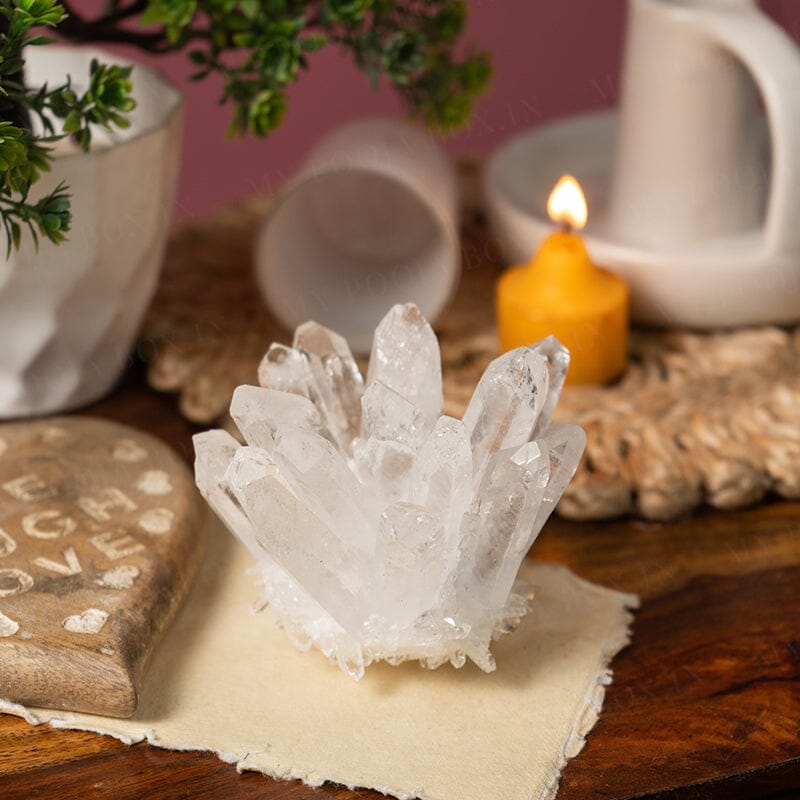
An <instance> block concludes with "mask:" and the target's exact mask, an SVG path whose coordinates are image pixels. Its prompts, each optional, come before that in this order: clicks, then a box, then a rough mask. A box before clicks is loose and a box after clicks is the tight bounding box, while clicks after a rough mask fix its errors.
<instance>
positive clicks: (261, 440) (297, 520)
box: [195, 305, 585, 678]
mask: <svg viewBox="0 0 800 800" xmlns="http://www.w3.org/2000/svg"><path fill="white" fill-rule="evenodd" d="M568 364H569V354H568V352H567V351H566V350H565V348H564V347H562V346H561V345H560V344H559V343H558V341H556V340H555V339H553V338H549V339H545V340H544V341H542V342H539V343H538V344H536V345H534V346H532V347H527V348H519V349H517V350H513V351H511V352H509V353H506V354H505V355H503V356H500V357H499V358H498V359H496V360H495V361H493V362H492V363H491V364H490V365H489V367H488V368H487V370H486V372H485V373H484V375H483V377H482V378H481V380H480V382H479V384H478V386H477V388H476V390H475V394H474V395H473V397H472V401H471V402H470V404H469V407H468V408H467V411H466V413H465V415H464V419H463V421H462V420H458V419H454V418H452V417H448V416H443V415H442V373H441V361H440V355H439V345H438V342H437V340H436V336H435V334H434V333H433V330H432V329H431V327H430V325H429V324H428V323H427V322H426V320H425V319H424V317H423V316H422V314H421V313H420V311H419V310H418V309H417V307H416V306H413V305H405V306H395V307H394V308H393V309H392V310H391V311H390V312H389V314H388V315H387V316H386V317H385V318H384V319H383V321H382V322H381V323H380V325H379V326H378V328H377V330H376V332H375V338H374V343H373V347H372V356H371V360H370V364H369V371H368V374H367V379H366V382H365V381H364V379H363V378H362V376H361V373H360V372H359V369H358V366H357V365H356V362H355V360H354V358H353V356H352V354H351V352H350V349H349V348H348V346H347V343H346V342H345V341H344V339H342V337H340V336H338V335H337V334H335V333H334V332H332V331H330V330H328V329H327V328H324V327H322V326H321V325H318V324H316V323H314V322H309V323H306V324H305V325H302V326H301V327H300V328H298V329H297V332H296V333H295V338H294V346H293V347H285V346H283V345H279V344H273V345H272V347H271V348H270V349H269V351H268V352H267V354H266V355H265V357H264V360H263V362H262V364H261V367H260V370H259V380H260V383H261V384H262V387H263V388H262V387H256V386H240V387H239V388H238V389H237V390H236V392H235V393H234V396H233V401H232V404H231V415H232V417H233V419H234V421H235V422H236V425H237V426H238V428H239V430H240V431H241V434H242V436H243V438H244V440H245V441H246V445H241V444H239V442H237V441H236V439H234V438H233V437H232V436H230V435H229V434H228V433H226V432H225V431H222V430H212V431H208V432H206V433H202V434H199V435H197V436H196V437H195V449H196V455H197V459H196V477H197V484H198V486H199V487H200V490H201V491H202V493H203V495H204V496H205V497H206V498H207V499H208V501H209V503H210V505H211V506H212V508H213V509H214V510H215V512H216V513H217V514H218V515H219V516H220V517H221V519H222V520H223V521H224V522H225V524H226V525H227V527H228V528H229V529H230V530H231V532H232V533H234V534H235V535H236V536H237V537H238V538H239V539H240V540H241V541H242V542H243V543H244V544H245V546H246V547H247V548H248V549H249V550H250V551H251V553H252V554H253V555H254V556H255V557H256V559H257V561H258V565H259V569H260V571H261V575H262V578H263V584H264V589H265V601H266V602H267V603H268V605H269V608H270V609H271V613H272V614H273V616H274V618H275V620H276V622H277V623H278V624H279V625H280V626H281V627H283V628H284V629H285V631H286V633H287V634H288V636H289V637H290V639H291V640H292V642H293V643H294V644H295V645H296V646H297V647H299V648H301V649H308V648H309V647H310V646H312V645H314V646H316V647H318V648H319V649H320V650H321V651H322V652H323V653H324V654H325V655H326V656H328V657H329V658H331V659H333V660H335V661H336V662H337V663H338V664H339V666H340V667H341V668H342V669H343V670H344V671H345V672H347V673H348V674H349V675H351V676H352V677H354V678H360V677H361V676H362V675H363V673H364V667H365V666H366V665H368V664H369V663H370V662H372V661H377V660H379V659H383V660H385V661H388V662H390V663H392V664H396V663H400V662H401V661H405V660H408V659H418V660H419V661H420V662H421V664H422V665H423V666H426V667H431V668H434V667H438V666H439V665H441V664H443V663H445V662H447V661H450V662H451V663H452V664H453V665H455V666H456V667H460V666H462V665H463V664H464V663H465V661H466V659H467V658H470V659H472V660H473V661H474V662H475V663H476V664H477V665H478V666H479V667H480V668H481V669H483V670H485V671H487V672H488V671H491V670H493V669H494V666H495V665H494V659H493V658H492V655H491V652H490V644H491V641H492V639H494V638H496V637H497V636H498V635H500V634H502V633H505V632H508V631H510V630H512V629H513V628H514V627H515V625H516V624H517V623H518V621H519V619H520V617H521V616H522V615H524V614H525V613H526V611H527V610H528V594H529V588H528V587H523V586H519V585H516V586H515V581H516V576H517V571H518V569H519V567H520V564H521V562H522V559H523V558H524V557H525V554H526V552H527V551H528V548H529V547H530V546H531V544H532V542H533V541H534V539H535V538H536V536H537V534H538V533H539V531H540V530H541V528H542V525H544V523H545V521H546V520H547V518H548V516H549V515H550V513H551V511H552V510H553V507H554V506H555V504H556V502H557V501H558V499H559V497H560V496H561V494H562V492H563V491H564V488H565V487H566V485H567V483H568V482H569V480H570V478H571V477H572V475H573V473H574V471H575V469H576V467H577V464H578V460H579V458H580V456H581V453H582V451H583V447H584V444H585V436H584V433H583V431H582V430H581V428H579V427H577V426H574V425H566V424H553V425H551V424H550V419H551V417H552V415H553V410H554V408H555V405H556V402H557V399H558V395H559V393H560V391H561V387H562V385H563V382H564V376H565V373H566V371H567V367H568Z"/></svg>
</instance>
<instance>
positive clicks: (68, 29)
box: [58, 0, 173, 53]
mask: <svg viewBox="0 0 800 800" xmlns="http://www.w3.org/2000/svg"><path fill="white" fill-rule="evenodd" d="M61 5H63V6H64V8H65V9H66V11H67V14H69V16H68V17H67V18H66V19H65V20H64V21H63V22H62V23H61V24H60V25H59V26H58V30H59V33H61V34H63V35H64V36H65V37H66V38H67V39H71V40H72V41H74V42H106V43H120V44H130V45H133V46H134V47H138V48H139V49H141V50H146V51H147V52H149V53H165V52H167V51H168V50H171V49H173V48H172V46H171V44H170V42H169V41H168V40H167V38H166V37H165V36H163V35H162V34H160V33H144V32H142V33H140V32H138V31H132V30H126V29H125V28H118V27H116V26H117V23H119V22H121V21H122V20H125V19H127V18H129V17H132V16H134V15H136V14H139V13H140V12H142V11H143V10H144V9H145V7H146V6H147V0H134V2H133V3H131V4H130V5H128V6H124V7H119V8H117V9H116V10H114V11H111V12H109V13H108V14H106V15H105V16H103V17H98V18H97V19H93V20H87V19H85V18H84V17H82V16H81V15H80V14H79V13H78V12H77V11H75V9H74V8H72V7H71V6H70V4H69V3H68V2H64V0H62V2H61Z"/></svg>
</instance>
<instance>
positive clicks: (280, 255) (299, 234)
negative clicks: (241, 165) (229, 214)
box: [255, 119, 460, 352]
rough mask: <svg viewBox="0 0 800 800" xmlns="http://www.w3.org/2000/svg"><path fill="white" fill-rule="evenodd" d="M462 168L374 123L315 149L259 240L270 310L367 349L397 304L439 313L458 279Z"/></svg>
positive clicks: (391, 125)
mask: <svg viewBox="0 0 800 800" xmlns="http://www.w3.org/2000/svg"><path fill="white" fill-rule="evenodd" d="M457 220H458V202H457V188H456V176H455V171H454V169H453V166H452V164H451V162H450V160H449V159H448V157H447V156H446V155H445V153H444V151H443V150H442V149H441V148H440V147H439V145H438V144H437V143H436V142H435V141H434V140H433V139H432V138H431V137H430V136H429V135H427V134H425V133H423V132H422V131H420V130H419V129H417V128H414V127H412V126H411V125H410V124H407V123H404V122H399V121H397V120H389V119H367V120H361V121H358V122H354V123H351V124H348V125H345V126H343V127H341V128H338V129H336V130H335V131H334V132H333V133H331V134H330V135H329V136H327V137H325V138H324V139H323V140H322V141H321V142H320V143H319V145H317V147H315V148H314V150H313V151H312V153H311V154H310V156H309V157H308V159H307V160H306V162H305V164H304V166H303V167H302V169H301V170H300V173H299V174H298V175H297V177H296V178H295V179H294V180H293V181H292V182H291V183H290V184H289V185H288V187H287V188H286V190H285V191H284V192H282V193H281V195H280V196H279V197H278V198H277V200H276V202H275V205H274V207H273V209H272V211H271V212H270V213H269V215H268V216H267V217H266V219H265V220H264V223H263V225H262V227H261V230H260V231H259V234H258V237H257V241H256V251H255V265H256V275H257V278H258V283H259V286H260V288H261V291H262V293H263V295H264V300H265V301H266V303H267V306H268V307H269V309H270V311H271V312H272V313H273V314H274V315H275V317H276V318H277V319H278V320H279V321H280V322H281V323H283V324H284V325H285V326H286V327H287V328H289V329H292V328H295V327H296V326H297V325H299V324H301V323H302V322H305V321H306V320H309V319H313V320H316V321H317V322H319V323H321V324H323V325H327V326H328V327H330V328H332V329H333V330H335V331H338V332H339V333H341V334H342V335H343V336H344V337H345V338H346V339H347V340H348V341H349V342H350V344H351V346H352V347H353V348H354V349H355V350H356V351H357V352H369V349H370V346H371V342H372V334H373V331H374V330H375V327H376V325H377V324H378V322H379V321H380V320H381V319H382V318H383V316H384V315H385V314H386V312H387V310H388V309H389V308H390V307H391V306H393V305H394V304H395V303H407V302H413V303H416V304H417V305H418V306H419V307H420V309H421V311H422V313H423V314H424V315H425V316H426V317H427V318H428V319H431V320H433V319H435V318H436V317H437V315H438V314H439V313H440V312H441V311H442V309H443V308H444V307H445V305H446V304H447V302H448V300H449V299H450V297H451V296H452V294H453V292H454V290H455V287H456V285H457V283H458V276H459V272H460V251H459V240H458V227H457Z"/></svg>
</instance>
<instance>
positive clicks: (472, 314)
mask: <svg viewBox="0 0 800 800" xmlns="http://www.w3.org/2000/svg"><path fill="white" fill-rule="evenodd" d="M462 177H463V185H464V197H465V204H464V205H465V211H464V215H463V220H462V249H463V254H462V261H463V275H462V280H461V284H460V287H459V290H458V292H457V294H456V297H455V298H454V300H453V302H452V303H451V305H450V307H449V308H448V310H447V311H446V312H445V314H444V315H443V316H442V318H441V319H440V320H439V321H438V323H437V324H436V331H437V333H438V334H439V338H440V343H441V348H442V360H443V374H444V381H445V411H446V412H447V413H448V414H451V415H454V416H461V414H462V412H463V410H464V408H465V407H466V404H467V402H468V401H469V398H470V396H471V394H472V391H473V389H474V387H475V384H476V383H477V381H478V378H479V377H480V375H481V373H482V372H483V370H484V369H485V367H486V365H487V364H488V363H489V361H491V359H492V358H494V357H495V356H496V355H497V341H496V337H495V329H494V310H493V301H494V283H495V280H496V279H497V275H498V274H499V272H500V270H501V269H502V267H503V264H502V260H501V258H500V256H499V255H498V253H497V251H496V249H495V248H494V246H493V245H492V242H491V238H490V235H489V233H488V229H487V225H486V221H485V218H484V216H483V214H482V213H481V211H480V207H479V202H478V199H477V198H478V197H479V194H478V192H477V171H476V169H475V168H474V167H473V166H469V165H465V166H464V167H462ZM268 207H269V199H268V198H254V199H252V200H250V201H248V202H247V203H245V204H242V205H239V206H236V207H233V208H230V209H227V210H225V211H224V212H222V213H220V214H219V215H218V216H217V217H215V218H214V219H213V220H212V221H210V222H206V223H203V224H202V225H189V226H185V227H184V228H182V229H181V230H180V231H179V232H178V233H177V234H176V235H175V237H174V238H173V240H172V242H171V244H170V247H169V251H168V253H167V258H166V263H165V267H164V272H163V276H162V280H161V284H160V287H159V290H158V293H157V296H156V298H155V300H154V302H153V305H152V308H151V310H150V312H149V315H148V318H147V320H146V322H145V325H144V328H143V332H142V340H141V344H140V349H141V352H142V353H143V355H144V357H145V358H146V359H147V360H148V362H149V370H148V380H149V383H150V385H151V386H152V387H153V388H155V389H158V390H161V391H166V392H176V393H178V394H179V396H180V397H179V403H180V409H181V412H182V413H183V414H184V415H185V416H186V417H187V418H188V419H190V420H192V421H193V422H196V423H198V424H202V425H210V424H212V423H214V422H215V421H217V420H219V419H220V418H221V417H224V416H225V414H226V412H227V407H228V404H229V402H230V397H231V393H232V391H233V389H234V387H236V386H237V385H239V384H241V383H255V382H256V369H257V366H258V363H259V361H260V359H261V356H262V355H263V353H264V352H265V351H266V349H267V347H268V346H269V344H270V343H271V342H273V341H284V342H288V341H289V340H290V339H291V335H290V333H289V332H288V331H286V330H284V329H282V328H281V326H280V325H279V324H278V323H276V322H275V321H274V320H272V319H271V318H270V316H269V314H268V312H267V311H266V308H265V307H264V304H263V302H262V300H261V296H260V294H259V291H258V289H257V287H256V283H255V280H254V277H253V271H252V260H251V249H252V242H253V237H254V234H255V231H256V228H257V226H258V224H259V223H260V221H261V219H262V218H263V216H264V214H265V212H266V211H267V209H268ZM558 416H559V417H560V418H562V419H569V420H571V421H575V422H578V423H580V424H582V425H583V426H584V427H585V428H586V431H587V433H588V446H587V452H586V456H585V458H584V460H583V463H582V465H581V467H580V469H579V471H578V474H577V475H576V477H575V479H574V480H573V482H572V483H571V484H570V486H569V487H568V488H567V491H566V493H565V495H564V497H563V499H562V501H561V504H560V505H559V513H560V514H562V515H563V516H566V517H570V518H574V519H604V518H610V517H615V516H620V515H623V514H636V515H639V516H642V517H645V518H648V519H670V518H673V517H677V516H680V515H683V514H687V513H689V512H691V511H692V510H693V509H696V508H698V507H700V506H702V505H703V504H707V505H710V506H713V507H715V508H720V509H733V508H739V507H743V506H746V505H750V504H752V503H755V502H757V501H759V500H760V499H762V498H763V497H764V496H765V495H766V494H768V493H770V492H775V493H777V494H780V495H783V496H784V497H794V498H797V497H800V329H797V330H794V331H789V330H784V329H779V328H774V327H762V328H754V329H746V330H739V331H734V332H724V333H714V334H695V333H690V332H684V331H668V332H655V331H650V332H648V331H634V332H633V334H632V337H631V363H630V367H629V369H628V371H627V372H626V374H625V376H624V377H623V378H622V380H621V381H620V382H618V383H617V384H615V385H612V386H607V387H569V388H567V389H566V390H565V391H564V394H563V395H562V401H561V404H560V406H559V412H558Z"/></svg>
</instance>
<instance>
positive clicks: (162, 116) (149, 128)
mask: <svg viewBox="0 0 800 800" xmlns="http://www.w3.org/2000/svg"><path fill="white" fill-rule="evenodd" d="M71 55H76V56H77V55H80V56H81V57H82V58H85V60H86V63H87V65H88V63H90V61H91V59H93V58H96V59H97V60H98V61H100V62H101V63H106V64H119V65H120V66H126V67H127V66H131V67H133V73H132V80H133V88H134V94H135V92H136V80H137V76H146V79H148V80H151V81H153V82H156V83H158V84H159V89H160V95H159V105H160V108H159V113H158V114H157V115H153V114H149V115H147V117H148V119H147V121H146V122H144V123H143V124H141V125H139V126H131V127H129V128H114V131H113V136H102V133H103V132H102V131H100V129H95V130H96V131H99V132H100V136H97V135H96V136H94V137H93V140H92V141H93V145H92V151H91V152H92V155H93V156H102V154H103V152H104V151H106V150H112V149H113V150H117V151H118V150H120V149H121V148H124V147H125V146H126V145H129V144H132V143H133V142H136V141H139V140H140V139H143V138H145V137H146V136H149V135H151V134H153V133H155V132H156V131H159V130H161V129H163V128H165V127H168V126H169V125H170V124H171V122H172V121H173V119H175V118H176V117H177V116H179V115H180V114H182V113H183V110H184V106H185V104H186V99H185V97H184V94H183V92H182V91H181V90H180V89H179V88H178V86H177V85H176V84H175V83H174V82H173V81H172V80H171V79H170V78H168V77H167V76H166V75H164V73H163V72H161V70H159V69H156V68H155V67H151V66H149V65H147V64H142V63H141V62H139V61H136V60H134V59H131V58H125V57H123V56H119V55H117V54H116V53H112V52H110V51H108V50H105V49H103V48H101V47H94V46H89V47H87V46H84V45H64V44H48V45H43V46H41V47H30V48H28V49H27V50H26V51H25V63H26V65H33V66H34V68H35V67H37V66H38V65H40V64H42V63H43V62H44V61H46V60H50V59H51V57H52V61H54V62H56V61H61V60H62V59H63V58H65V57H70V56H71ZM69 76H70V77H71V78H72V79H73V81H75V83H76V84H77V85H78V86H80V83H81V82H80V79H81V78H82V77H83V76H82V75H77V76H76V75H72V74H70V75H69ZM76 78H77V80H76ZM51 80H52V78H51ZM32 82H33V83H34V84H36V83H38V80H37V79H35V78H34V80H33V81H32ZM132 114H134V115H135V114H136V109H134V111H133V112H132ZM135 127H136V129H134V128H135ZM85 155H86V154H85V153H83V152H81V151H79V152H65V151H61V152H60V151H58V150H56V151H55V152H54V153H53V160H54V161H66V160H69V159H75V158H82V157H84V156H85Z"/></svg>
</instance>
